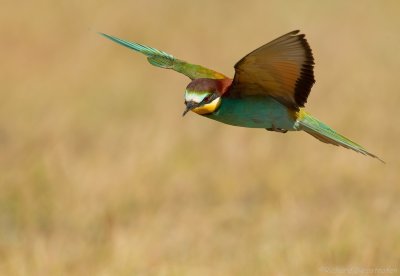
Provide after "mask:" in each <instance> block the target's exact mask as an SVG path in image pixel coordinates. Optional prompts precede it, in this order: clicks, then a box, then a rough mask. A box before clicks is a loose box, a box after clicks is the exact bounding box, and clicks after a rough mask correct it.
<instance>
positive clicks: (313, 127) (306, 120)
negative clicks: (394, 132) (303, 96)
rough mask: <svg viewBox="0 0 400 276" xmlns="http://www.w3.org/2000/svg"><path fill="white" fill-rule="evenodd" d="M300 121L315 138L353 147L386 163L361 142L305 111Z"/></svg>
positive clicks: (301, 125) (349, 147)
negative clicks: (361, 144)
mask: <svg viewBox="0 0 400 276" xmlns="http://www.w3.org/2000/svg"><path fill="white" fill-rule="evenodd" d="M298 123H299V125H300V129H302V130H304V131H305V132H307V133H308V134H310V135H312V136H314V137H315V138H317V139H318V140H320V141H322V142H324V143H327V144H332V145H335V146H342V147H345V148H347V149H352V150H354V151H356V152H359V153H361V154H364V155H368V156H371V157H373V158H377V159H378V160H380V161H381V162H383V163H385V162H384V161H383V160H382V159H380V158H379V157H378V156H376V155H374V154H372V153H370V152H368V151H367V150H366V149H365V148H363V147H362V146H360V145H359V144H357V143H355V142H353V141H351V140H350V139H348V138H346V137H344V136H343V135H341V134H339V133H337V132H336V131H334V130H333V129H331V128H330V127H329V126H328V125H326V124H324V123H323V122H321V121H319V120H318V119H316V118H314V117H312V116H311V115H309V114H307V113H305V112H302V114H301V116H300V118H299V119H298Z"/></svg>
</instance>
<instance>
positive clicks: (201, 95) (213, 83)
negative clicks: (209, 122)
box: [183, 79, 226, 116]
mask: <svg viewBox="0 0 400 276" xmlns="http://www.w3.org/2000/svg"><path fill="white" fill-rule="evenodd" d="M224 86H225V85H224V82H223V80H214V79H195V80H193V81H192V82H191V83H189V85H188V86H187V87H186V91H185V105H186V109H185V111H184V112H183V116H185V114H186V113H188V112H189V111H193V112H196V113H197V114H200V115H206V114H210V113H213V112H215V111H217V109H218V107H219V106H220V105H221V95H222V94H223V92H224V90H225V89H226V88H225V87H224Z"/></svg>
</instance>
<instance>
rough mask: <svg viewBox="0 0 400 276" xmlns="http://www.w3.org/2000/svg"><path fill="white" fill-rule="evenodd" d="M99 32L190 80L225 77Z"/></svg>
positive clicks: (141, 45)
mask: <svg viewBox="0 0 400 276" xmlns="http://www.w3.org/2000/svg"><path fill="white" fill-rule="evenodd" d="M99 34H100V35H102V36H104V37H106V38H108V39H110V40H112V41H114V42H116V43H118V44H120V45H122V46H125V47H127V48H129V49H132V50H135V51H137V52H139V53H142V54H144V55H145V56H147V60H148V61H149V62H150V64H152V65H154V66H157V67H161V68H166V69H172V70H175V71H177V72H179V73H182V74H184V75H186V76H188V77H189V78H190V79H192V80H193V79H199V78H208V79H225V78H227V77H226V76H224V75H223V74H221V73H218V72H216V71H214V70H211V69H208V68H205V67H203V66H201V65H196V64H190V63H188V62H186V61H183V60H179V59H177V58H175V57H173V56H172V55H170V54H168V53H166V52H163V51H160V50H157V49H154V48H152V47H149V46H146V45H143V44H139V43H134V42H130V41H127V40H123V39H121V38H118V37H115V36H111V35H108V34H104V33H99Z"/></svg>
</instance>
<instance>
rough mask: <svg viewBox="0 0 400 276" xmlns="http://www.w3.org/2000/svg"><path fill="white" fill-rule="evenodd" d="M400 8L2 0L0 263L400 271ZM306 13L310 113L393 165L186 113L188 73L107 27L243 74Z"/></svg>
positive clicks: (104, 270)
mask: <svg viewBox="0 0 400 276" xmlns="http://www.w3.org/2000/svg"><path fill="white" fill-rule="evenodd" d="M399 14H400V2H399V1H390V0H387V1H262V0H256V1H144V0H143V1H135V0H134V1H108V2H107V1H93V0H91V1H50V0H38V1H25V3H23V2H19V1H5V2H4V1H3V2H2V5H1V9H0V33H1V42H0V55H1V62H0V81H1V89H0V275H40V276H41V275H195V276H196V275H199V276H202V275H336V274H341V275H344V274H346V273H347V274H348V273H353V274H354V273H357V274H359V275H365V274H366V273H369V274H371V272H374V273H375V274H377V273H378V272H383V273H381V274H379V275H395V274H400V158H399V154H400V147H399V140H400V126H399V122H398V117H399V115H398V114H399V106H400V29H399V27H400V17H399ZM294 29H301V30H302V31H303V32H304V33H306V35H307V39H308V41H309V43H310V44H311V47H312V49H313V52H314V56H315V60H316V67H315V74H316V79H317V82H316V84H315V86H314V88H313V90H312V93H311V95H310V97H309V100H308V106H307V107H308V110H309V112H310V113H312V114H313V115H315V116H316V117H318V118H320V119H321V120H323V121H324V122H326V123H328V124H329V125H331V126H332V127H333V128H335V129H337V130H338V131H339V132H341V133H343V134H344V135H346V136H348V137H349V138H351V139H354V140H355V141H357V142H359V143H360V144H362V145H364V146H365V147H366V148H367V149H369V150H370V151H371V152H373V153H375V154H377V155H379V156H380V157H381V158H382V159H384V160H385V161H386V162H387V164H386V165H383V164H381V163H380V162H379V161H377V160H374V159H372V158H369V157H365V156H362V155H361V154H357V153H354V152H352V151H349V150H346V149H342V148H337V147H333V146H329V145H325V144H323V143H320V142H319V141H317V140H316V139H314V138H313V137H311V136H309V135H307V134H305V133H287V134H285V135H283V134H279V133H272V132H267V131H265V130H254V129H244V128H235V127H231V126H228V125H223V124H219V123H216V122H214V121H211V120H207V119H205V118H202V117H200V116H197V115H194V114H193V113H192V114H188V115H187V116H186V117H184V118H182V117H181V114H182V111H183V108H184V105H183V92H184V89H185V87H186V85H187V83H188V79H187V78H186V77H184V76H182V75H179V74H177V73H175V72H173V71H167V70H162V69H159V68H155V67H152V66H151V65H149V64H148V63H147V61H146V59H145V58H144V57H143V56H141V55H139V54H136V53H133V52H131V51H129V50H127V49H125V48H123V47H121V46H118V45H116V44H114V43H112V42H110V41H108V40H106V39H104V38H103V37H100V36H99V35H98V34H97V33H96V32H97V31H101V32H105V33H109V34H112V35H116V36H119V37H121V38H125V39H128V40H133V41H137V42H141V43H145V44H148V45H150V46H153V47H156V48H159V49H161V50H164V51H167V52H169V53H171V54H173V55H175V56H177V57H179V58H182V59H185V60H188V61H191V62H193V63H198V64H202V65H206V66H208V67H211V68H214V69H215V70H218V71H221V72H223V73H225V74H228V75H233V65H234V63H235V62H236V61H238V60H239V59H240V58H241V57H242V56H244V55H245V54H247V53H248V52H250V51H252V50H253V49H255V48H257V47H258V46H261V45H262V44H264V43H266V42H268V41H270V40H272V39H274V38H276V37H277V36H280V35H282V34H284V33H286V32H288V31H291V30H294ZM351 269H352V270H351ZM371 269H373V270H374V271H372V270H371ZM375 269H386V270H385V271H378V270H375Z"/></svg>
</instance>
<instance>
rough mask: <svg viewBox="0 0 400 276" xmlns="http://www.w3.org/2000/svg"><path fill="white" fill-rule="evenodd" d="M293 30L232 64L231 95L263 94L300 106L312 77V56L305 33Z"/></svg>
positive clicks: (311, 83)
mask: <svg viewBox="0 0 400 276" xmlns="http://www.w3.org/2000/svg"><path fill="white" fill-rule="evenodd" d="M298 33H299V31H293V32H290V33H288V34H285V35H283V36H281V37H279V38H277V39H275V40H273V41H271V42H269V43H267V44H265V45H264V46H261V47H260V48H258V49H256V50H255V51H253V52H251V53H250V54H248V55H247V56H245V57H244V58H242V59H241V60H240V61H239V62H238V63H236V65H235V77H234V80H233V85H232V86H231V88H230V90H229V91H228V95H230V96H233V97H235V96H239V97H245V96H253V95H263V96H271V97H274V98H276V99H277V100H278V101H280V102H282V103H283V104H285V105H286V106H288V107H291V108H294V109H298V108H299V107H303V106H304V104H305V103H306V101H307V97H308V95H309V94H310V91H311V87H312V86H313V84H314V82H315V80H314V71H313V69H314V58H313V56H312V52H311V48H310V46H309V45H308V43H307V40H306V39H305V38H304V34H298Z"/></svg>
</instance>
